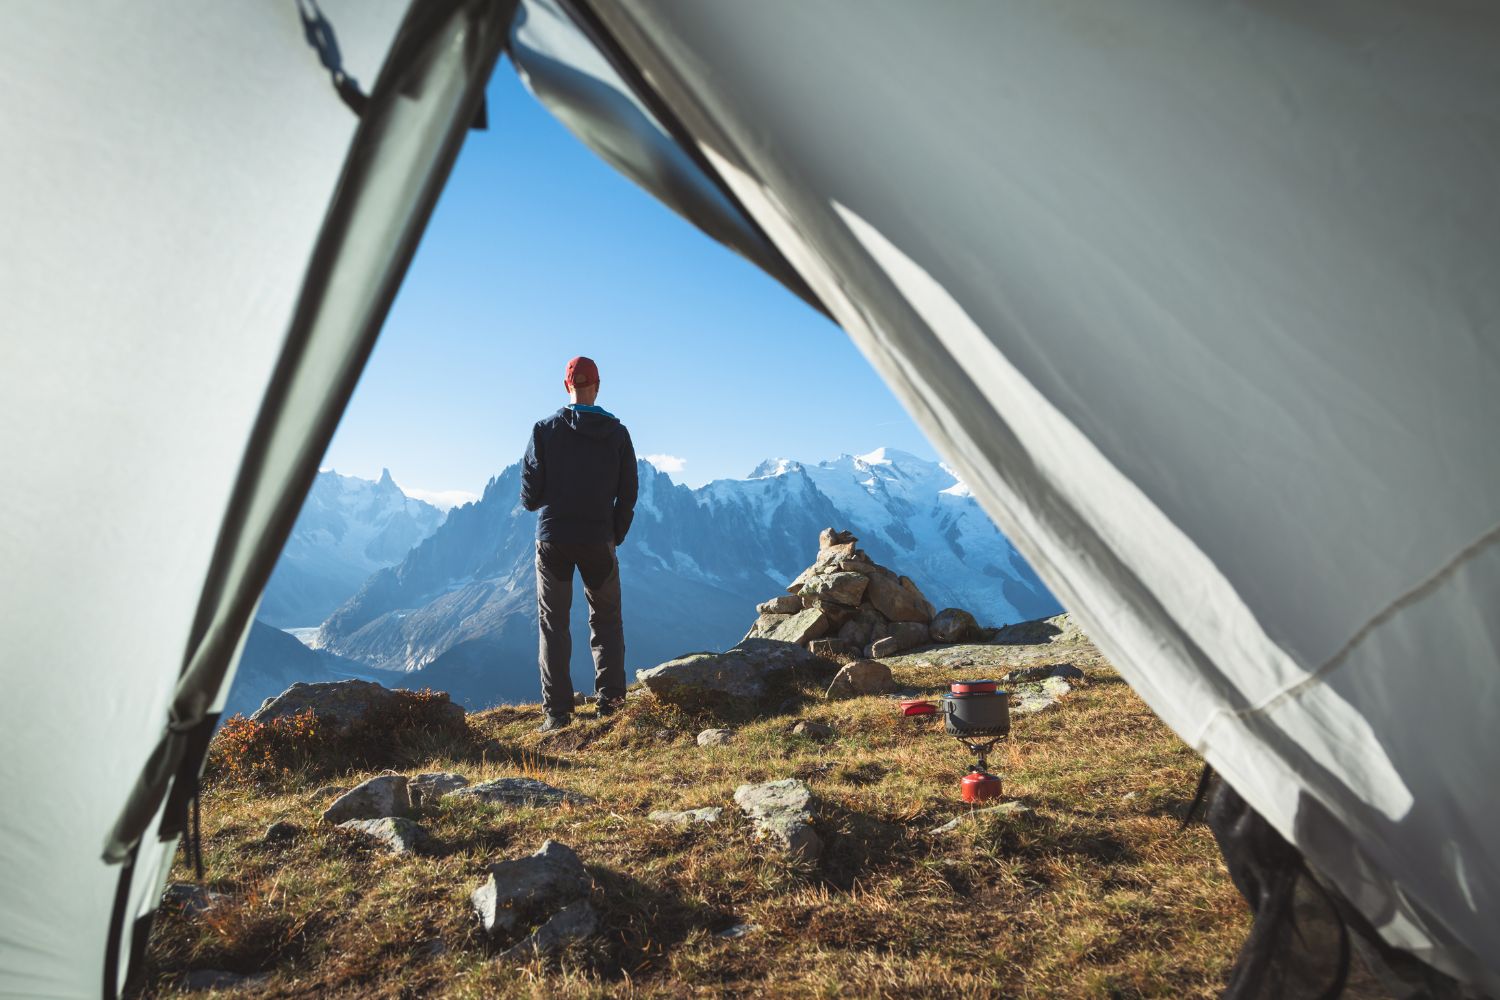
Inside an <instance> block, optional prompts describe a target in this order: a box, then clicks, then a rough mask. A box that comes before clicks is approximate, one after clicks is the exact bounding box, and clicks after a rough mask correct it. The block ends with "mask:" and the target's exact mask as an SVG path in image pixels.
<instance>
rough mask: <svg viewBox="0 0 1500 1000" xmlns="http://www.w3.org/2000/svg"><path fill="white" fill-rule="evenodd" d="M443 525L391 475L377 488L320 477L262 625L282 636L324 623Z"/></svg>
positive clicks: (265, 602) (285, 553)
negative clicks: (285, 631)
mask: <svg viewBox="0 0 1500 1000" xmlns="http://www.w3.org/2000/svg"><path fill="white" fill-rule="evenodd" d="M442 523H443V512H442V511H440V510H438V508H436V507H434V506H433V505H432V504H430V503H426V502H424V501H422V500H414V499H412V498H411V497H408V496H407V495H406V494H405V493H403V492H402V491H401V488H400V487H399V486H397V485H396V482H395V480H393V479H392V478H391V473H390V470H389V469H385V470H382V472H381V475H380V479H379V481H377V482H371V481H370V480H368V479H359V478H356V477H354V476H341V475H339V474H338V473H337V472H334V471H332V470H324V471H322V472H319V473H318V476H317V478H316V479H314V480H313V485H312V489H311V490H309V491H308V494H307V499H306V500H305V501H304V502H303V504H302V511H301V513H299V514H298V515H297V523H296V524H295V525H294V526H293V527H292V534H291V537H290V538H288V539H287V543H286V548H284V549H283V550H282V552H281V558H280V559H279V560H277V563H276V569H275V571H274V572H273V573H272V574H271V580H270V583H268V584H267V585H266V591H265V595H264V596H263V597H262V598H261V604H260V610H259V612H258V613H257V615H256V617H258V618H260V619H261V620H262V621H265V622H269V623H270V624H272V625H275V626H277V627H278V628H297V627H306V626H311V625H317V624H319V623H321V622H322V621H323V620H324V619H325V618H327V617H328V616H329V614H331V613H332V612H333V610H334V609H335V608H337V607H338V606H339V605H340V604H342V603H344V602H345V601H346V600H348V599H349V597H350V596H351V595H352V594H354V593H355V592H356V591H358V590H359V588H360V586H361V585H363V583H364V582H365V580H367V579H369V577H370V574H371V573H374V572H375V571H377V570H380V569H384V568H385V567H387V566H391V565H394V564H395V563H398V562H400V561H401V560H402V559H404V558H405V557H406V554H407V553H408V552H410V551H411V550H412V547H413V546H415V545H416V544H417V543H418V542H420V541H422V540H423V539H424V538H426V537H427V536H428V535H431V534H432V533H433V532H434V531H436V530H437V527H438V525H440V524H442Z"/></svg>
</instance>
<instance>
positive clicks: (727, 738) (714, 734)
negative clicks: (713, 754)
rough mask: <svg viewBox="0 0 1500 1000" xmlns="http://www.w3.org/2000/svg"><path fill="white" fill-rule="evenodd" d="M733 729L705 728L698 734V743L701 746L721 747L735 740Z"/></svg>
mask: <svg viewBox="0 0 1500 1000" xmlns="http://www.w3.org/2000/svg"><path fill="white" fill-rule="evenodd" d="M733 740H734V730H733V729H705V730H703V732H701V733H699V734H698V745H699V746H700V747H721V746H724V745H725V744H726V743H730V742H733Z"/></svg>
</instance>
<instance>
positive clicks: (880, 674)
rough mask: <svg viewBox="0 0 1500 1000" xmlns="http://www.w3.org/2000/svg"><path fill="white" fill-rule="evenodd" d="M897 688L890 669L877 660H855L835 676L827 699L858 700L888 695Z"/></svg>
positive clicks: (829, 687) (845, 665) (829, 686)
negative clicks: (861, 697)
mask: <svg viewBox="0 0 1500 1000" xmlns="http://www.w3.org/2000/svg"><path fill="white" fill-rule="evenodd" d="M895 687H896V682H895V680H894V679H893V678H892V677H891V668H890V667H888V666H886V665H885V664H884V663H880V662H878V661H876V660H855V661H854V662H853V663H846V664H844V666H843V668H842V669H841V670H840V671H839V672H838V673H837V674H836V675H835V676H834V678H833V683H832V684H830V685H828V693H827V694H826V695H825V697H827V698H830V699H833V698H857V697H859V696H861V695H867V694H886V693H888V692H890V691H893V690H895Z"/></svg>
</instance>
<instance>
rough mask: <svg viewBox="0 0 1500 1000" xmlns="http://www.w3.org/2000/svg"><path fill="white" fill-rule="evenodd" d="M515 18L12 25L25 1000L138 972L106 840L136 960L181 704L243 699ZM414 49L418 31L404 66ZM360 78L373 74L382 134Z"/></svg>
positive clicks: (452, 13) (182, 16)
mask: <svg viewBox="0 0 1500 1000" xmlns="http://www.w3.org/2000/svg"><path fill="white" fill-rule="evenodd" d="M318 17H326V20H325V21H324V22H322V26H323V27H324V28H325V29H326V28H327V27H328V26H329V25H332V26H333V29H334V33H333V35H332V36H327V35H326V34H325V37H324V38H323V43H324V44H323V46H322V56H321V57H320V53H319V51H315V49H314V47H312V46H310V44H309V42H310V41H312V40H314V39H312V38H310V37H309V35H310V34H316V32H311V33H310V32H309V31H308V29H307V28H306V27H305V25H304V21H309V22H311V23H313V24H315V25H316V24H317V23H318V22H317V18H318ZM403 19H404V20H403ZM509 20H510V18H509V7H508V6H507V5H506V4H504V3H499V2H494V3H490V2H483V0H456V2H451V3H444V4H438V3H432V4H426V5H424V6H423V7H422V8H421V9H420V10H417V9H415V8H414V9H413V16H407V3H406V2H405V0H379V2H371V0H348V2H337V3H334V2H329V3H327V4H326V5H325V6H324V7H323V8H322V9H321V10H320V9H319V7H318V5H317V4H316V3H313V2H312V0H303V2H302V3H300V4H291V3H288V4H276V5H267V4H252V5H206V6H205V5H201V4H190V3H181V2H172V0H158V2H153V3H130V4H119V3H107V2H98V3H92V4H71V3H70V4H27V5H20V6H18V7H15V8H12V9H7V10H6V11H5V12H4V28H3V30H0V79H3V80H4V82H5V91H6V94H7V98H6V100H5V102H4V104H3V107H0V115H3V121H4V131H5V135H6V141H5V143H4V145H3V147H0V215H3V217H4V218H5V219H6V234H5V239H4V241H3V244H0V245H3V250H0V254H3V260H0V296H3V297H4V300H5V302H6V304H7V309H8V314H7V320H8V323H7V329H6V333H5V338H4V360H3V363H0V400H3V407H0V421H3V423H0V462H3V463H4V466H5V468H7V469H8V470H10V471H11V474H12V476H13V477H14V479H13V489H12V491H11V493H10V495H8V496H7V498H6V502H5V507H6V512H5V516H4V517H3V518H0V553H3V557H0V562H3V565H4V581H5V582H4V587H5V590H4V600H3V601H0V632H3V634H4V635H5V638H6V643H7V650H6V659H5V671H4V678H3V684H4V690H5V695H6V697H5V699H4V700H3V702H0V733H3V734H4V738H5V752H4V754H0V787H3V789H4V793H5V799H6V803H7V809H6V812H5V814H4V816H0V838H3V842H4V844H5V850H4V851H0V884H3V885H4V886H5V891H4V893H3V894H0V996H6V997H63V996H68V997H73V996H97V995H99V994H100V992H101V987H102V988H103V991H104V992H105V993H106V995H107V994H108V993H109V992H110V991H111V984H112V983H117V982H118V977H117V970H116V968H115V967H114V963H109V962H107V960H106V955H107V954H108V952H109V946H110V937H111V932H110V922H111V914H112V910H113V906H112V901H113V900H114V898H115V895H116V888H117V884H119V883H120V873H121V871H122V870H124V869H128V867H129V866H128V865H127V866H121V865H118V864H115V865H110V864H106V862H105V861H104V860H102V858H101V853H103V852H104V851H105V847H106V835H109V834H110V831H111V829H112V828H113V829H115V830H116V833H115V834H114V835H112V836H111V842H110V845H109V853H110V855H111V856H117V857H122V858H128V857H130V856H131V852H130V851H129V850H128V847H129V845H130V844H131V843H133V842H135V840H136V839H138V838H143V839H141V849H140V853H139V857H138V858H137V859H136V861H135V862H134V871H133V873H132V877H131V878H130V879H129V880H128V882H126V883H125V885H126V887H127V890H128V894H129V895H128V903H127V905H126V907H125V908H124V910H123V911H122V913H123V915H124V917H125V922H124V926H123V928H122V931H123V934H121V935H120V937H119V939H118V941H117V943H118V944H119V945H120V946H121V947H122V948H124V951H123V952H122V953H121V955H120V960H121V963H122V964H123V962H124V961H125V959H126V956H127V955H128V951H129V944H130V942H129V941H128V937H129V933H130V930H131V925H132V923H133V921H134V918H135V917H136V916H139V915H143V914H145V913H147V912H149V911H150V910H151V909H153V908H154V905H155V897H156V895H157V893H158V892H159V891H160V886H161V878H162V876H163V867H164V864H165V862H166V860H167V859H168V858H170V852H171V850H172V848H173V847H174V846H175V842H176V840H175V836H173V837H168V838H167V840H166V842H165V843H161V842H159V841H158V839H157V838H156V837H155V836H153V834H154V833H155V831H156V830H157V829H158V827H159V823H158V822H157V820H158V819H159V818H160V815H161V814H160V793H161V792H162V791H164V789H165V784H164V783H154V782H152V781H150V780H147V781H146V784H145V786H143V788H137V789H136V790H135V792H132V786H134V785H136V783H137V781H138V778H141V777H142V776H143V774H144V776H145V778H147V779H150V778H152V777H170V775H171V773H172V768H171V767H166V768H165V769H163V768H156V773H155V775H153V773H152V771H153V768H152V766H149V765H148V758H150V759H151V760H152V761H154V762H157V763H160V762H163V761H164V762H166V763H167V764H170V762H171V760H172V757H173V753H176V754H177V755H179V756H180V755H181V752H182V748H181V741H180V738H179V737H180V736H181V735H182V733H180V732H179V733H177V734H175V735H174V734H165V733H164V730H165V728H166V726H167V723H168V720H169V716H168V707H169V706H173V707H172V716H171V718H172V719H173V720H174V725H175V726H177V727H179V728H180V729H181V730H183V731H186V730H188V729H189V728H191V727H192V724H193V723H194V722H195V721H196V719H197V718H199V717H200V716H201V715H202V713H203V712H204V710H206V709H207V708H208V707H209V705H208V704H207V702H208V701H211V700H212V699H214V698H215V697H216V696H218V697H222V694H223V690H222V688H224V687H227V679H224V678H225V673H226V669H225V668H226V666H227V665H229V664H230V663H231V662H232V657H233V653H234V648H235V646H236V645H237V644H238V642H239V641H240V638H241V636H242V635H243V633H244V630H245V629H246V628H247V627H248V623H249V618H250V614H251V612H252V611H253V607H254V602H255V598H256V596H257V594H258V591H259V587H260V585H261V584H263V583H264V580H265V577H266V575H268V574H269V571H270V564H271V562H272V561H274V558H275V553H276V551H277V550H278V549H279V548H280V544H281V542H282V541H283V540H284V537H285V532H286V530H287V529H288V528H289V527H290V522H291V517H292V516H293V515H295V512H296V508H297V505H298V502H299V500H300V495H301V493H303V492H305V489H306V486H307V484H308V481H309V480H310V478H311V475H312V473H313V471H314V470H315V469H316V465H317V461H318V459H319V458H320V457H321V452H322V449H323V448H324V447H325V446H326V442H327V438H328V436H330V435H331V433H332V428H333V425H334V422H335V421H336V419H337V417H338V414H339V413H340V412H341V411H342V408H343V405H344V403H345V402H346V401H347V398H348V393H349V391H350V390H351V389H352V386H353V381H354V378H355V377H356V376H357V374H358V371H359V368H360V367H361V365H362V364H363V360H364V357H365V356H366V354H367V352H368V349H369V344H370V342H371V340H372V339H373V335H374V332H375V331H376V330H377V329H378V326H379V322H380V320H381V318H383V315H384V312H385V310H386V308H388V306H389V302H390V298H391V296H392V295H393V294H394V288H395V284H394V283H395V281H396V280H399V277H400V275H401V274H402V273H404V270H405V268H406V265H407V263H408V261H409V256H410V253H411V252H412V250H413V249H414V247H415V241H416V238H417V236H418V235H419V234H420V232H421V229H422V227H423V225H424V224H425V221H426V217H427V214H428V213H429V212H430V210H431V206H432V203H433V201H434V200H435V198H436V195H437V191H438V190H439V189H440V188H441V184H442V182H443V180H444V179H445V178H446V175H447V170H448V168H449V167H450V166H451V163H452V158H453V156H454V155H456V150H457V145H458V141H459V139H461V136H462V134H463V132H464V131H465V130H466V129H467V127H468V124H469V122H470V121H471V120H472V119H473V116H474V112H475V110H476V109H477V107H478V105H479V102H480V100H482V86H483V83H484V81H485V80H486V79H487V78H488V75H489V70H490V67H491V66H492V65H493V62H494V59H495V57H496V56H497V54H498V52H499V47H500V45H501V43H502V42H503V40H504V30H505V28H506V27H507V26H508V23H509ZM408 28H410V29H411V31H409V32H408V30H407V29H408ZM398 29H399V31H400V32H401V33H400V34H398ZM398 39H399V40H401V41H412V40H413V39H416V40H419V41H421V42H422V44H421V45H418V44H415V42H413V44H411V45H409V46H408V47H407V48H406V49H404V50H403V49H400V47H399V46H398V47H397V48H398V51H397V52H396V53H395V54H394V55H393V56H392V58H391V60H390V61H388V60H387V54H388V51H389V50H391V49H392V46H393V42H395V41H397V40H398ZM320 58H322V59H326V60H328V61H330V62H331V63H332V65H331V66H329V67H326V68H325V66H324V65H323V64H322V62H321V61H320ZM403 60H404V61H403ZM383 66H384V67H385V69H384V70H383V69H382V67H383ZM335 67H341V68H342V71H343V72H344V73H346V74H347V75H348V76H350V77H352V78H353V79H354V80H355V81H361V82H363V83H364V85H365V86H366V87H369V86H370V85H371V84H377V75H378V76H379V79H378V85H379V86H380V87H382V88H383V89H380V90H377V92H376V93H375V94H374V95H372V98H371V101H370V108H369V110H367V111H366V113H365V118H364V122H363V124H361V121H360V119H359V118H357V117H356V116H355V114H354V113H352V111H351V109H350V107H348V106H346V104H345V102H344V101H343V100H342V99H341V98H340V96H339V95H338V93H337V92H336V90H335V87H334V85H333V83H332V80H331V70H332V69H333V68H335ZM407 83H420V84H421V86H409V87H406V88H405V89H403V88H402V87H401V86H400V85H402V84H407ZM356 130H357V131H356ZM354 142H357V143H358V144H359V146H358V149H359V151H360V152H361V153H362V154H363V155H359V156H353V157H351V143H354ZM346 160H348V162H347V163H346ZM278 531H279V532H280V534H279V535H278V534H277V532H278ZM221 679H223V683H222V684H221V683H220V681H221ZM174 698H175V699H176V704H175V705H173V702H174ZM153 748H155V749H153ZM143 791H144V792H146V793H147V794H141V793H142V792H143ZM127 802H128V803H130V804H131V805H132V808H133V810H134V816H132V811H131V810H127V808H126V806H127ZM122 815H123V818H122ZM117 820H118V824H117ZM122 831H123V832H122ZM121 837H123V838H124V839H123V840H121V839H120V838H121Z"/></svg>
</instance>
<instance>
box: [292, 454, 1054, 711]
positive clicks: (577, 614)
mask: <svg viewBox="0 0 1500 1000" xmlns="http://www.w3.org/2000/svg"><path fill="white" fill-rule="evenodd" d="M639 473H640V482H641V492H640V500H639V502H638V504H637V507H636V517H635V522H634V525H633V526H632V528H631V532H630V536H629V538H627V539H626V541H625V544H624V545H623V546H621V548H620V553H619V555H620V564H621V574H622V582H623V590H624V607H625V631H626V650H627V652H626V662H627V668H628V669H629V670H630V671H631V672H632V673H633V672H634V671H635V670H637V669H640V668H642V667H648V666H654V665H655V664H657V663H659V662H662V661H663V660H666V659H670V658H672V657H674V656H677V655H679V654H681V653H684V652H689V651H693V650H700V649H711V650H712V649H724V648H727V647H729V646H731V645H733V644H734V643H735V642H737V641H739V639H740V638H741V636H743V635H744V633H745V631H746V629H747V628H749V626H750V624H751V623H752V622H753V621H754V619H755V612H754V607H753V606H754V604H755V603H757V602H759V601H763V600H765V599H766V598H768V597H771V596H774V595H775V594H778V593H781V592H782V590H783V588H784V587H785V586H786V584H787V583H788V582H789V581H790V580H791V579H792V578H793V577H795V576H796V575H797V574H798V573H799V572H801V571H802V569H803V568H804V567H806V565H807V564H808V563H809V562H811V560H812V558H813V556H814V555H815V554H816V551H817V536H818V532H819V531H820V530H822V529H823V528H825V527H829V526H835V527H840V528H847V529H849V530H852V531H854V532H855V534H857V535H858V536H859V537H860V542H861V545H862V546H863V547H864V548H866V549H867V550H868V551H869V553H870V554H871V556H872V557H874V558H875V559H876V560H877V561H879V562H881V563H882V564H885V565H888V566H891V567H892V568H895V569H896V570H898V571H899V572H903V573H905V574H906V575H908V576H910V577H912V579H913V580H914V581H915V582H916V583H917V584H918V586H919V587H921V588H922V590H923V592H924V593H926V594H927V596H928V597H929V598H930V599H931V600H932V601H933V602H934V603H935V604H937V606H938V607H944V606H956V607H963V608H966V609H968V610H971V611H973V612H974V613H975V615H977V616H978V617H979V619H980V620H981V621H982V622H985V623H988V624H995V625H1000V624H1005V623H1008V622H1014V621H1020V620H1023V619H1029V618H1037V617H1043V616H1045V615H1050V614H1054V613H1056V612H1057V611H1058V610H1060V608H1059V606H1058V603H1057V601H1056V600H1055V599H1054V598H1053V597H1052V596H1051V594H1050V593H1048V591H1047V590H1046V588H1045V587H1044V586H1043V585H1042V584H1041V582H1040V581H1039V580H1038V579H1037V577H1036V575H1035V574H1034V573H1033V572H1032V571H1031V569H1030V567H1029V566H1027V565H1026V563H1025V561H1024V560H1022V559H1021V557H1020V556H1019V555H1018V554H1017V553H1016V551H1015V549H1014V548H1013V547H1012V546H1011V545H1010V543H1009V542H1008V541H1007V540H1006V539H1005V538H1004V536H1003V535H1001V534H1000V532H999V531H998V530H997V529H996V528H995V527H994V525H993V524H992V523H991V522H990V520H989V518H988V517H986V516H985V514H984V512H983V511H982V510H981V509H980V508H979V506H978V504H977V503H976V502H975V501H974V499H973V497H972V496H970V495H969V493H968V491H967V490H966V489H965V488H964V487H963V486H962V484H961V483H959V481H958V480H957V478H956V477H955V476H954V475H953V474H952V473H951V472H950V471H949V470H947V469H946V468H945V467H944V466H942V465H941V464H939V463H936V462H928V461H925V460H923V459H919V458H917V457H915V456H912V455H908V454H905V453H903V452H897V451H893V450H889V449H882V450H880V451H877V452H873V453H871V454H869V455H864V456H849V455H846V456H843V457H841V458H839V459H836V460H834V461H831V462H823V463H819V464H817V465H804V464H802V463H798V462H793V461H788V460H775V461H770V462H765V463H762V464H761V465H760V466H759V467H757V469H756V470H754V472H753V473H752V475H751V477H750V478H748V479H744V480H717V481H715V482H712V483H709V484H708V485H706V486H703V487H700V488H698V489H690V488H688V487H686V486H683V485H680V484H677V483H674V482H673V481H672V479H671V477H670V476H668V475H667V474H666V473H663V472H660V471H658V470H657V469H656V468H655V467H653V466H651V465H649V464H648V463H646V462H641V463H640V468H639ZM519 494H520V467H519V466H511V467H509V468H507V469H506V470H505V471H503V472H502V473H501V474H500V475H499V476H497V477H495V478H494V479H492V480H491V481H490V483H489V484H488V485H487V486H486V488H485V491H484V495H483V497H482V498H481V499H480V500H479V502H477V503H474V504H470V505H466V506H464V507H460V508H458V509H455V510H454V511H452V512H451V513H450V514H449V515H448V518H447V520H446V521H445V522H444V523H443V525H442V526H441V527H440V528H438V530H437V531H435V532H434V533H433V534H432V535H431V537H429V538H427V539H426V540H424V541H422V542H421V543H420V544H418V545H417V546H416V547H415V548H414V549H412V551H411V552H410V553H409V554H408V555H407V556H406V558H405V559H404V560H403V561H402V562H401V563H400V564H398V565H395V566H391V567H389V568H386V569H382V570H380V571H378V572H376V573H375V574H374V575H373V576H371V577H370V578H369V580H368V581H366V583H365V584H364V586H363V588H362V589H361V590H360V591H359V593H358V594H356V595H355V596H354V597H353V598H351V599H350V600H349V601H348V602H346V603H345V604H344V605H343V606H341V607H340V608H338V610H337V611H335V612H334V613H333V614H332V615H331V616H330V617H329V618H328V620H327V621H326V622H324V624H323V627H322V629H321V630H320V632H319V635H318V640H317V642H318V645H319V646H321V647H322V648H324V649H326V650H329V651H331V652H333V653H336V654H338V655H339V656H341V657H347V658H348V659H350V660H353V661H356V662H358V663H360V664H363V665H364V666H366V667H369V668H375V669H379V670H385V671H392V672H396V673H398V674H404V675H405V676H404V677H399V678H393V679H392V683H399V684H401V685H402V686H407V687H433V688H436V689H440V690H446V691H449V692H450V693H452V695H453V697H454V698H455V699H456V700H459V701H462V702H463V703H464V704H466V705H468V706H469V707H471V708H473V707H479V706H482V705H488V704H493V703H496V702H499V701H515V700H521V699H527V698H534V697H535V696H536V692H537V677H536V639H537V636H536V629H537V626H536V589H535V570H534V558H535V542H534V537H535V528H536V515H535V514H533V513H530V512H528V511H526V510H524V509H523V508H522V507H521V505H520V502H519ZM586 613H587V612H586V607H585V602H584V598H583V592H582V585H581V583H579V584H575V591H574V607H573V622H574V624H573V632H574V650H573V676H574V683H575V686H576V687H577V688H578V689H579V690H583V691H591V690H592V689H593V683H592V676H593V667H592V663H591V661H590V659H589V655H588V639H587V635H588V632H587V624H586Z"/></svg>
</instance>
